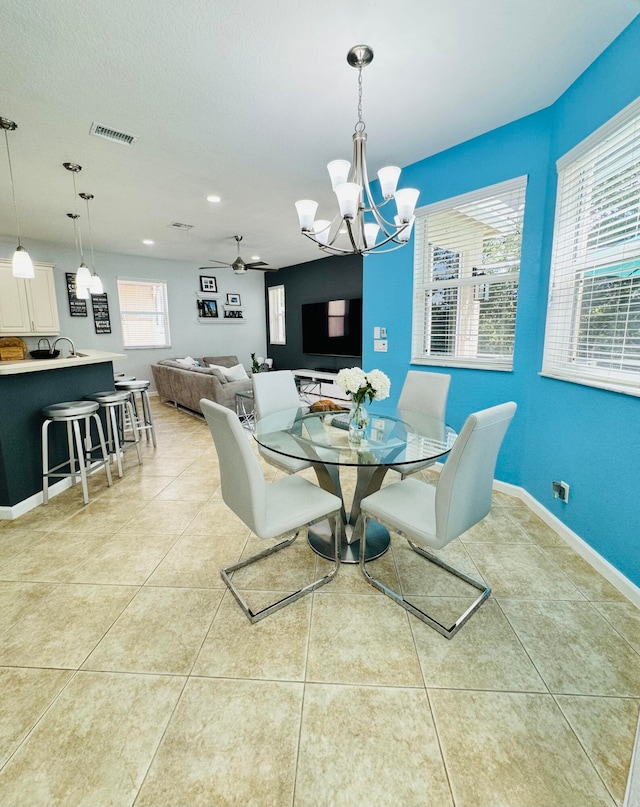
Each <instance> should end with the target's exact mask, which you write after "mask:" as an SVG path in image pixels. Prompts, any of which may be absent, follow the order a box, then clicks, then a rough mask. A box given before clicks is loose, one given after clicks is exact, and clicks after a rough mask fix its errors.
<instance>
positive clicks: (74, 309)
mask: <svg viewBox="0 0 640 807" xmlns="http://www.w3.org/2000/svg"><path fill="white" fill-rule="evenodd" d="M66 275H67V296H68V297H69V314H71V316H72V317H86V316H87V301H86V300H79V299H78V298H77V297H76V275H75V272H66Z"/></svg>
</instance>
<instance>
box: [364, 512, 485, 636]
mask: <svg viewBox="0 0 640 807" xmlns="http://www.w3.org/2000/svg"><path fill="white" fill-rule="evenodd" d="M376 520H378V519H376ZM368 521H369V519H368V517H367V516H365V515H364V513H363V514H362V537H361V539H360V569H361V570H362V573H363V574H364V576H365V577H366V578H367V580H368V581H369V582H370V583H371V585H372V586H373V587H374V588H377V589H378V591H381V592H382V593H383V594H386V595H387V597H390V598H391V599H392V600H394V601H395V602H397V603H398V605H401V606H402V607H403V608H404V609H406V610H407V611H408V612H409V613H410V614H413V615H414V616H415V617H417V618H418V619H421V620H422V621H423V622H425V623H426V624H427V625H429V626H430V627H432V628H433V629H434V630H437V631H438V633H440V634H442V636H445V637H446V638H447V639H451V638H452V637H453V636H455V635H456V633H457V632H458V631H459V630H460V628H461V627H462V626H463V625H464V623H465V622H466V621H467V620H468V619H469V617H470V616H472V615H473V614H474V613H475V612H476V611H477V610H478V608H479V607H480V606H481V605H482V603H483V602H484V601H485V600H486V599H487V598H488V597H489V595H490V594H491V588H490V587H489V586H487V585H485V584H484V583H482V582H481V581H480V580H475V579H474V578H473V577H469V575H468V574H466V573H465V572H463V571H461V570H460V569H456V568H455V566H451V565H450V564H449V563H447V562H446V561H444V560H442V558H439V557H438V556H437V555H432V554H431V552H427V551H426V550H425V549H423V548H422V547H421V546H419V545H418V544H415V543H414V542H413V541H412V540H411V539H410V538H409V537H408V536H407V535H405V534H404V533H402V532H401V531H400V530H398V527H397V525H395V524H385V526H386V527H388V528H389V529H391V530H393V531H394V532H396V533H398V535H401V536H402V537H403V538H404V539H405V540H406V541H407V543H408V544H409V546H410V547H411V549H413V551H414V552H417V553H418V555H421V556H422V557H423V558H426V559H427V560H429V561H431V562H432V563H435V564H436V565H437V566H440V567H441V568H442V569H445V570H446V571H447V572H450V573H451V574H453V575H455V577H458V578H459V579H460V580H464V582H465V583H468V584H469V585H471V586H473V587H474V588H476V589H478V590H479V591H480V592H481V594H480V596H479V597H477V598H476V599H475V600H474V602H473V603H472V604H471V605H470V606H469V607H468V608H467V609H466V610H465V611H464V613H462V614H461V615H460V616H459V617H458V618H457V619H456V620H455V622H454V623H453V624H452V625H450V626H449V627H447V626H446V625H443V624H442V623H441V622H438V620H437V619H435V618H434V617H432V616H429V614H427V613H426V612H425V611H422V610H421V609H420V608H418V607H417V606H416V605H413V604H412V603H410V602H409V601H408V600H406V599H405V597H404V595H402V594H398V592H397V591H394V590H393V589H392V588H389V586H386V585H385V584H384V583H382V582H381V581H380V580H377V579H376V578H375V577H373V576H372V575H371V574H369V572H368V570H367V565H366V562H365V552H366V544H367V538H366V535H367V522H368ZM381 523H383V524H384V521H382V522H381Z"/></svg>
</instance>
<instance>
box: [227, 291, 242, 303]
mask: <svg viewBox="0 0 640 807" xmlns="http://www.w3.org/2000/svg"><path fill="white" fill-rule="evenodd" d="M227 305H241V303H240V295H239V294H227Z"/></svg>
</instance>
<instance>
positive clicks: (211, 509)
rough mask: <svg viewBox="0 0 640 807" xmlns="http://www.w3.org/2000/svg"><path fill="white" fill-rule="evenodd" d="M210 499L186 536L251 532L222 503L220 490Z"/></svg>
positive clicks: (192, 522) (188, 529)
mask: <svg viewBox="0 0 640 807" xmlns="http://www.w3.org/2000/svg"><path fill="white" fill-rule="evenodd" d="M211 492H212V496H211V497H210V499H209V500H208V501H207V502H206V503H205V504H204V505H202V506H201V507H200V509H199V511H198V513H197V514H196V516H195V518H194V519H193V520H192V521H191V523H190V524H189V525H188V526H187V528H186V530H185V534H186V535H215V536H218V535H220V536H222V535H224V536H231V535H242V536H244V537H245V538H246V537H247V535H248V534H249V532H250V530H249V528H248V527H247V525H246V524H244V523H243V522H242V521H241V520H240V519H239V518H238V517H237V516H236V514H235V513H234V512H233V511H232V510H230V509H229V508H228V507H227V505H226V504H225V503H224V502H223V501H222V496H221V494H220V489H219V488H218V489H217V490H215V491H214V490H213V488H212V491H211Z"/></svg>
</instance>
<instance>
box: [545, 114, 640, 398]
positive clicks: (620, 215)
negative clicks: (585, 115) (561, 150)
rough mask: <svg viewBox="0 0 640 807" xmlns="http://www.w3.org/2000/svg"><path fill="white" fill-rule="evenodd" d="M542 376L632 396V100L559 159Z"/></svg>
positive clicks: (635, 308)
mask: <svg viewBox="0 0 640 807" xmlns="http://www.w3.org/2000/svg"><path fill="white" fill-rule="evenodd" d="M542 372H543V374H544V375H549V376H552V377H555V378H562V379H564V380H566V381H573V382H576V383H584V384H589V385H592V386H598V387H603V388H605V389H615V390H617V391H621V392H627V393H630V394H634V395H640V101H636V102H634V103H633V104H632V105H630V106H629V107H627V108H626V109H625V110H623V112H621V113H620V115H618V116H616V117H615V118H613V119H612V120H611V121H609V123H608V124H606V125H605V126H604V127H601V129H599V130H598V131H597V132H595V133H594V134H593V135H592V136H591V137H590V138H588V139H587V140H586V141H585V142H584V143H582V144H580V146H578V147H577V148H576V149H574V150H573V151H572V152H570V153H569V154H568V155H565V157H564V158H563V159H562V160H560V161H558V194H557V201H556V215H555V229H554V243H553V253H552V261H551V278H550V286H549V300H548V307H547V322H546V330H545V343H544V359H543V366H542Z"/></svg>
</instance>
